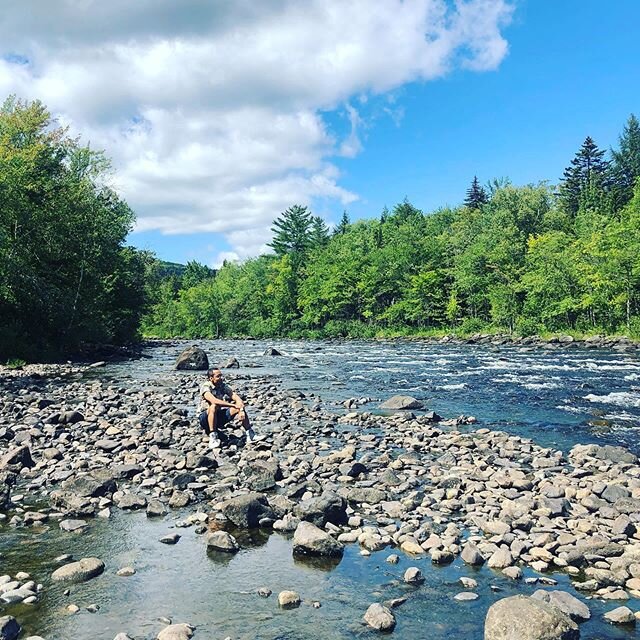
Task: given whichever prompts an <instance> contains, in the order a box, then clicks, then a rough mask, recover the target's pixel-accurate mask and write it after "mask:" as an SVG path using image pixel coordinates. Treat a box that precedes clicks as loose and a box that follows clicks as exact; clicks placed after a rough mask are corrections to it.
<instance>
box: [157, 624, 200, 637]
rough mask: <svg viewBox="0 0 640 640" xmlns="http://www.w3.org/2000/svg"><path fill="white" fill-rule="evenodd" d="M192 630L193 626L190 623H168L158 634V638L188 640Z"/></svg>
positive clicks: (193, 629)
mask: <svg viewBox="0 0 640 640" xmlns="http://www.w3.org/2000/svg"><path fill="white" fill-rule="evenodd" d="M194 631H195V627H194V626H192V625H190V624H185V623H181V624H170V625H169V626H168V627H165V628H164V629H163V630H162V631H161V632H160V633H159V634H158V640H189V638H191V637H192V636H193V632H194Z"/></svg>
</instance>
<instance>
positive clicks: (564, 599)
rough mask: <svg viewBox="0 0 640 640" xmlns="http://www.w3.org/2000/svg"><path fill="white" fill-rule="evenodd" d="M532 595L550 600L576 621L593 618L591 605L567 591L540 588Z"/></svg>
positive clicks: (539, 598)
mask: <svg viewBox="0 0 640 640" xmlns="http://www.w3.org/2000/svg"><path fill="white" fill-rule="evenodd" d="M531 597H532V598H537V599H538V600H542V601H544V602H548V603H549V604H551V605H553V606H554V607H557V608H558V609H560V611H562V613H564V614H566V615H568V616H569V617H570V618H571V619H572V620H575V621H576V622H583V621H584V620H589V618H591V611H589V607H588V606H587V605H586V604H585V603H584V602H581V601H580V600H578V598H575V597H574V596H572V595H571V594H570V593H567V592H566V591H545V590H543V589H538V590H537V591H535V592H534V593H533V594H532V595H531Z"/></svg>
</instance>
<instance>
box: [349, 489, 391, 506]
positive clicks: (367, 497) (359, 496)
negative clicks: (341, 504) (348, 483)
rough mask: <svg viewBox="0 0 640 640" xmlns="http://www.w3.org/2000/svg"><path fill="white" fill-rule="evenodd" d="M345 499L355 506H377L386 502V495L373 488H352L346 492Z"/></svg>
mask: <svg viewBox="0 0 640 640" xmlns="http://www.w3.org/2000/svg"><path fill="white" fill-rule="evenodd" d="M346 498H347V500H348V501H349V502H353V503H356V504H361V503H363V502H366V503H368V504H378V503H380V502H382V501H383V500H386V498H387V494H386V493H385V492H384V491H381V490H380V489H375V488H373V487H354V488H353V489H349V490H348V491H347V493H346Z"/></svg>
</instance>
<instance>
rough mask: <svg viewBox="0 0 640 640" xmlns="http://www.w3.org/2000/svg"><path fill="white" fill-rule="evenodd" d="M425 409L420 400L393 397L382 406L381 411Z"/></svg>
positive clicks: (407, 397) (409, 397)
mask: <svg viewBox="0 0 640 640" xmlns="http://www.w3.org/2000/svg"><path fill="white" fill-rule="evenodd" d="M423 407H424V405H423V404H422V402H420V400H418V399H417V398H413V397H411V396H393V397H391V398H389V399H388V400H387V401H386V402H383V403H382V404H381V405H380V408H381V409H391V410H405V409H407V410H408V409H422V408H423Z"/></svg>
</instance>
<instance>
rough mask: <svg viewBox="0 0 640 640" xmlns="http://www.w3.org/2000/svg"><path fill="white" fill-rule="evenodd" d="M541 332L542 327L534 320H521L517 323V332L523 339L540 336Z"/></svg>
mask: <svg viewBox="0 0 640 640" xmlns="http://www.w3.org/2000/svg"><path fill="white" fill-rule="evenodd" d="M541 331H542V327H541V326H540V325H539V324H538V323H537V322H536V321H535V320H534V319H533V318H519V319H518V321H517V322H516V326H515V332H516V333H517V334H518V335H519V336H522V337H523V338H526V337H528V336H536V335H539V334H540V332H541Z"/></svg>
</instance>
